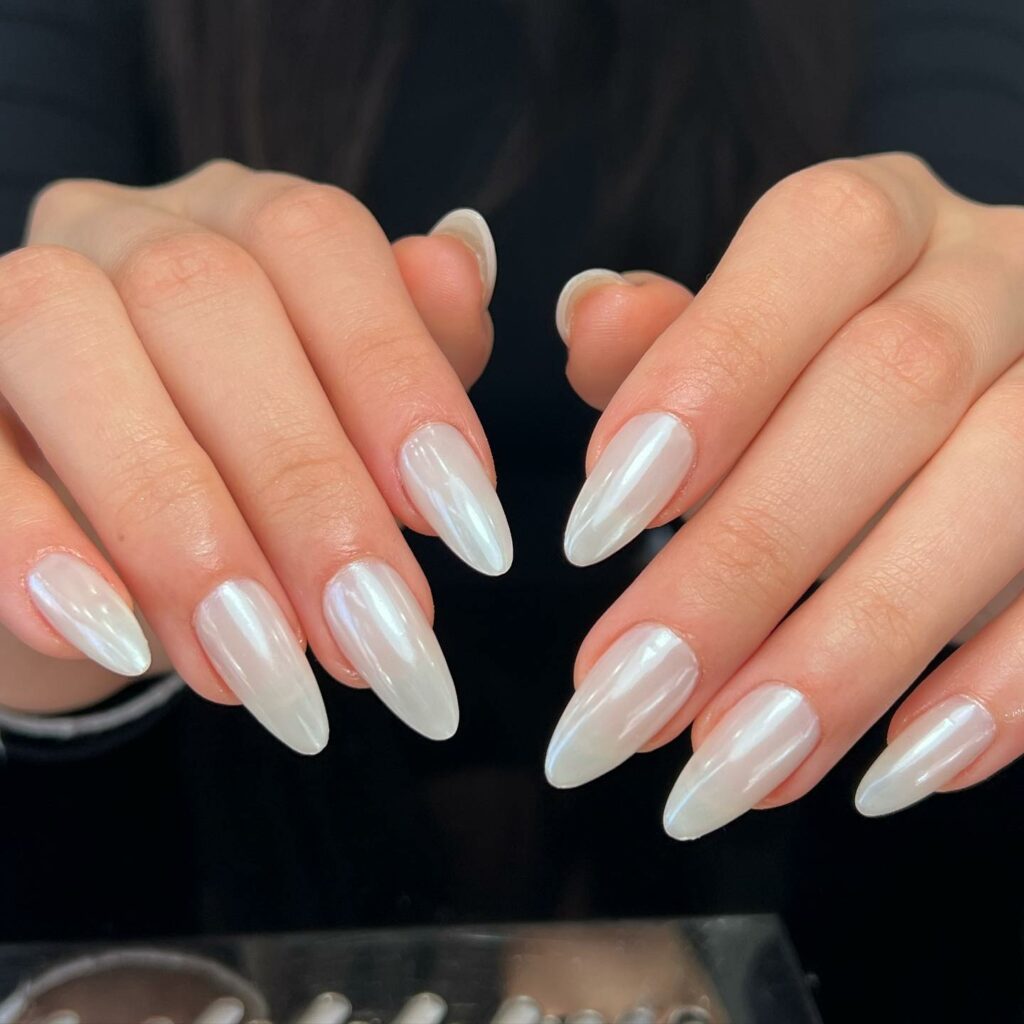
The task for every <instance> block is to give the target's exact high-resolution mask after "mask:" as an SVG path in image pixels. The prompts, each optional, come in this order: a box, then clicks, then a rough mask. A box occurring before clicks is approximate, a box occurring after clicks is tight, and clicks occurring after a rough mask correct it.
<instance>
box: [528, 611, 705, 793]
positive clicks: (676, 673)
mask: <svg viewBox="0 0 1024 1024" xmlns="http://www.w3.org/2000/svg"><path fill="white" fill-rule="evenodd" d="M699 671H700V669H699V666H698V664H697V656H696V655H695V654H694V653H693V650H692V649H691V647H690V645H689V644H688V643H687V642H686V641H685V640H683V639H682V637H680V636H679V635H678V634H676V633H674V632H673V631H672V630H671V629H669V628H668V627H667V626H661V625H658V624H656V623H645V624H644V625H640V626H635V627H634V628H633V629H631V630H629V631H628V632H627V633H624V634H623V635H622V636H620V637H619V638H618V640H616V641H615V643H613V644H612V645H611V647H609V648H608V650H607V651H606V652H605V653H604V654H603V655H602V656H601V657H600V658H599V659H598V660H597V662H596V663H595V664H594V666H593V668H591V670H590V671H589V672H588V673H587V676H586V678H585V679H584V680H583V682H582V683H580V686H579V688H578V689H577V691H576V693H575V695H574V696H573V698H572V700H570V701H569V704H568V706H567V707H566V709H565V712H564V713H563V714H562V717H561V719H560V721H559V723H558V725H557V727H556V728H555V732H554V735H553V736H552V737H551V743H550V744H549V746H548V753H547V758H546V760H545V763H544V771H545V774H546V775H547V778H548V782H550V783H551V785H553V786H557V787H558V788H559V789H567V788H569V787H571V786H580V785H582V784H583V783H585V782H590V781H591V779H596V778H597V777H598V776H600V775H604V773H605V772H609V771H611V770H612V769H613V768H615V767H617V766H618V765H620V764H622V762H623V761H625V760H627V759H628V758H630V757H632V756H633V754H635V753H636V752H637V751H638V750H639V749H640V748H641V747H642V746H643V745H644V744H645V743H646V742H647V741H648V740H650V739H651V738H652V737H653V736H655V735H656V734H657V733H658V731H659V730H660V729H661V728H662V727H663V726H665V725H667V724H668V723H669V721H670V720H671V719H672V717H673V716H674V715H675V713H676V712H677V711H678V710H679V709H680V708H681V707H682V706H683V704H685V703H686V700H687V699H688V698H689V696H690V694H691V693H693V688H694V686H696V684H697V676H698V674H699Z"/></svg>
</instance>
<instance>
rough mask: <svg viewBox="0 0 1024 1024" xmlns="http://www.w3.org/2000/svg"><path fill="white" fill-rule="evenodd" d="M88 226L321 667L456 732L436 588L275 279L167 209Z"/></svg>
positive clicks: (401, 711)
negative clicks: (432, 618) (434, 608)
mask: <svg viewBox="0 0 1024 1024" xmlns="http://www.w3.org/2000/svg"><path fill="white" fill-rule="evenodd" d="M81 225H82V230H81V231H80V232H79V233H78V234H77V235H76V236H75V239H74V240H75V241H76V243H77V244H79V245H82V246H84V247H85V248H86V249H87V250H88V252H89V255H91V256H92V257H93V258H94V259H95V260H96V261H97V262H98V263H99V265H100V266H102V267H104V268H105V269H106V270H107V272H108V273H109V274H110V276H111V278H112V280H113V281H114V283H115V284H116V286H117V288H118V290H119V292H120V295H121V297H122V299H123V300H124V302H125V305H126V307H127V309H128V312H129V314H130V315H131V318H132V322H133V323H134V324H135V327H136V329H137V330H138V332H139V336H140V338H141V339H142V343H143V345H144V346H145V348H146V351H147V352H148V354H149V356H150V358H151V359H152V361H153V365H154V366H155V367H156V368H157V370H158V371H159V373H160V376H161V379H162V380H163V382H164V385H165V386H166V388H167V390H168V392H169V393H170V395H171V398H172V399H173V401H174V403H175V405H176V407H177V409H178V410H180V412H181V414H182V415H183V416H184V418H185V421H186V422H187V424H188V426H189V428H190V430H191V431H192V433H193V434H194V436H195V437H196V439H197V440H198V441H199V443H200V444H201V445H202V447H203V449H204V450H205V451H206V452H207V453H208V454H209V456H210V457H211V458H212V460H213V462H214V464H215V466H216V467H217V470H218V472H219V473H220V475H221V477H222V479H223V480H224V481H225V482H226V484H227V486H228V488H229V490H230V492H231V494H232V496H233V498H234V500H235V502H236V503H237V505H238V507H239V509H240V510H241V512H242V514H243V515H244V517H245V521H246V523H247V524H248V525H249V527H250V528H251V529H252V531H253V533H254V534H255V536H256V539H257V540H258V542H259V544H260V547H261V549H262V550H263V551H264V552H265V553H266V555H267V556H268V557H269V559H270V563H271V565H272V567H273V569H274V571H275V572H276V574H277V577H278V579H279V580H280V581H281V583H282V584H283V586H284V589H285V591H286V592H287V593H288V595H289V597H290V599H291V602H292V605H293V606H294V607H295V609H296V610H297V612H298V615H299V619H300V621H301V623H302V626H303V628H304V630H305V633H306V635H307V636H308V637H309V640H310V643H311V644H312V646H313V649H314V651H315V652H316V654H317V657H318V659H319V660H320V662H321V664H322V665H323V666H324V667H325V668H326V669H327V671H328V672H330V673H331V674H332V675H336V676H338V677H339V678H342V679H348V680H349V681H351V680H352V679H353V677H354V675H355V673H358V674H359V676H360V677H362V679H364V680H365V682H366V683H368V684H369V685H370V686H371V687H373V689H374V690H375V692H376V693H377V694H378V696H380V698H381V699H382V700H383V701H384V702H385V704H387V706H388V707H389V708H391V710H392V711H394V712H395V714H397V715H398V716H399V717H400V718H401V719H402V720H403V721H405V722H406V723H407V724H408V725H410V726H411V727H412V728H414V729H416V730H417V731H419V732H421V733H423V734H424V735H426V736H428V737H430V738H432V739H444V738H448V737H449V736H451V735H452V734H453V733H454V732H455V729H456V725H457V722H458V704H457V700H456V697H455V690H454V686H453V683H452V679H451V675H450V673H449V672H448V668H447V665H446V664H445V661H444V658H443V656H442V654H441V651H440V648H439V647H438V644H437V640H436V638H435V637H434V634H433V632H432V631H431V629H430V627H429V624H428V619H427V616H429V615H430V614H431V603H430V592H429V589H428V587H427V584H426V580H425V579H424V578H423V575H422V573H421V572H420V570H419V567H418V565H417V564H416V560H415V559H414V557H413V555H412V552H411V551H410V550H409V548H408V546H407V544H406V543H405V540H404V539H403V537H402V535H401V533H400V531H399V529H398V527H397V525H396V524H395V522H394V519H393V518H392V516H391V515H390V513H389V510H388V507H387V505H386V504H385V502H384V500H383V499H382V497H381V495H380V493H379V491H378V489H377V487H376V486H375V484H374V481H373V480H372V479H371V478H370V476H369V474H368V473H367V472H366V468H365V466H364V465H363V463H362V461H361V459H360V458H359V455H358V453H357V452H356V451H355V450H354V449H353V447H352V445H351V444H350V442H349V440H348V438H347V437H346V436H345V433H344V431H343V430H342V428H341V426H340V424H339V423H338V420H337V417H336V416H335V414H334V411H333V409H332V408H331V405H330V403H329V402H328V401H327V398H326V396H325V395H324V392H323V389H322V388H321V386H320V383H319V381H318V380H317V378H316V375H315V373H314V372H313V368H312V367H311V366H310V364H309V361H308V360H307V359H306V355H305V352H304V351H303V349H302V346H301V344H300V343H299V340H298V338H297V337H296V335H295V332H294V330H293V329H292V327H291V324H290V323H289V319H288V316H287V314H286V312H285V310H284V309H283V307H282V305H281V302H280V300H279V299H278V297H277V295H276V294H275V292H274V289H273V287H272V286H271V284H270V282H269V281H268V280H267V278H266V275H265V274H264V273H263V271H262V270H261V269H260V267H259V266H258V264H257V263H256V262H255V261H254V260H253V259H252V257H251V256H249V255H248V254H247V253H246V252H244V251H243V250H242V249H240V248H239V247H238V246H237V245H235V244H234V243H233V242H230V241H229V240H227V239H225V238H222V237H220V236H218V235H214V234H213V233H211V232H208V231H206V230H205V229H202V228H199V227H198V226H197V225H194V224H191V223H189V222H187V221H183V220H181V219H179V218H176V217H174V216H172V215H169V214H165V213H163V212H161V211H157V210H152V209H149V208H145V207H143V208H139V207H133V206H130V205H127V204H125V203H124V202H123V201H121V202H119V203H118V204H116V205H115V206H113V207H110V206H108V205H105V204H102V203H101V204H99V205H98V206H97V208H96V209H95V211H94V215H93V217H92V218H91V219H83V220H82V221H81ZM199 382H201V384H200V383H199ZM254 409H255V410H258V412H259V414H258V415H256V416H254V415H253V410H254Z"/></svg>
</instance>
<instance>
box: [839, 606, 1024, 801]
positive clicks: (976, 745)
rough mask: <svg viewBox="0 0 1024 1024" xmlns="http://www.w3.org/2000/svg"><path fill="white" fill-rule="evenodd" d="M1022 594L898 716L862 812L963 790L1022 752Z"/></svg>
mask: <svg viewBox="0 0 1024 1024" xmlns="http://www.w3.org/2000/svg"><path fill="white" fill-rule="evenodd" d="M1022 664H1024V598H1018V599H1017V600H1016V601H1015V602H1014V603H1013V604H1012V605H1011V606H1010V607H1009V608H1008V609H1007V610H1006V611H1004V612H1003V613H1002V614H1001V615H999V616H997V617H996V618H995V619H993V620H992V622H990V623H989V624H988V625H987V626H986V627H985V629H984V630H982V632H980V633H979V634H978V635H977V636H975V637H974V638H973V639H972V640H970V641H968V643H967V644H965V645H964V646H963V647H961V648H960V649H959V650H958V651H956V652H955V653H954V654H952V655H951V656H950V657H949V658H947V659H946V660H945V661H944V662H943V663H942V665H940V666H939V668H937V669H936V670H935V671H934V672H932V673H931V675H930V676H928V677H927V678H926V679H925V680H924V681H923V682H922V683H921V684H920V685H919V686H918V687H917V688H916V689H915V690H914V692H913V694H911V696H910V697H909V698H908V699H907V700H906V701H905V702H904V703H903V705H902V706H901V707H900V708H899V709H898V710H897V711H896V713H895V715H893V719H892V722H891V723H890V726H889V745H888V746H887V747H886V749H885V750H884V751H883V752H882V754H881V755H880V756H879V757H878V759H877V760H876V761H875V763H874V764H873V765H872V766H871V767H870V768H869V769H868V771H867V773H866V774H865V776H864V778H863V780H862V781H861V784H860V786H859V787H858V789H857V797H856V804H857V810H859V811H860V812H861V814H864V815H867V816H868V817H876V816H878V815H881V814H892V813H893V812H894V811H900V810H903V809H904V808H906V807H909V806H911V805H912V804H915V803H917V802H918V801H919V800H923V799H924V798H925V797H927V796H930V795H931V794H932V793H935V792H950V791H952V790H958V789H964V788H965V787H967V786H973V785H975V784H976V783H978V782H981V781H983V780H984V779H987V778H988V777H989V776H990V775H993V774H995V772H997V771H999V769H1001V768H1004V767H1005V766H1006V765H1008V764H1009V763H1010V762H1011V761H1015V760H1016V759H1017V758H1018V757H1020V756H1021V754H1024V715H1022V714H1021V711H1022V707H1024V686H1022V684H1021V665H1022Z"/></svg>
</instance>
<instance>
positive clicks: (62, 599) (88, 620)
mask: <svg viewBox="0 0 1024 1024" xmlns="http://www.w3.org/2000/svg"><path fill="white" fill-rule="evenodd" d="M25 583H26V586H27V588H28V594H29V597H30V598H31V599H32V603H33V604H34V605H35V606H36V608H38V609H39V612H40V613H41V614H42V616H43V618H44V619H46V621H47V622H48V623H49V624H50V625H51V626H53V628H54V629H55V630H56V631H57V632H58V633H60V635H61V636H62V637H64V639H65V640H67V642H68V643H69V644H71V645H72V646H73V647H76V648H77V649H78V650H80V651H81V652H82V653H83V654H84V655H86V657H88V658H91V659H92V660H93V661H95V662H96V663H97V664H98V665H102V666H103V667H104V668H105V669H109V670H110V671H111V672H117V673H118V674H119V675H122V676H137V675H141V674H142V673H143V672H145V671H146V669H148V668H149V665H150V660H151V659H150V653H149V644H148V643H147V642H146V637H145V634H144V633H143V632H142V627H141V626H140V625H139V621H138V619H136V618H135V615H134V614H133V613H132V610H131V608H129V607H128V605H127V604H125V602H124V601H122V600H121V598H120V596H119V595H118V593H117V591H116V590H114V588H113V587H112V586H111V585H110V584H109V583H108V582H107V581H106V580H105V579H104V578H103V577H102V576H101V575H100V574H99V573H98V572H97V571H96V570H95V569H94V568H93V567H92V566H91V565H89V564H88V563H87V562H83V561H82V560H81V559H80V558H76V557H75V556H74V555H67V554H63V553H62V552H54V553H53V554H49V555H44V556H43V557H42V558H40V559H39V561H38V562H36V564H35V565H34V566H33V567H32V568H31V569H30V570H29V572H28V575H27V576H26V577H25Z"/></svg>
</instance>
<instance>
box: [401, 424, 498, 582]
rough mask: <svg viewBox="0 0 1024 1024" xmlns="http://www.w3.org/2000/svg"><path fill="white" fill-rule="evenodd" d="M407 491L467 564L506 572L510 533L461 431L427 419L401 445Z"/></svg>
mask: <svg viewBox="0 0 1024 1024" xmlns="http://www.w3.org/2000/svg"><path fill="white" fill-rule="evenodd" d="M399 469H400V472H401V476H402V483H403V484H404V485H405V490H406V493H407V494H408V495H409V498H410V500H411V501H412V503H413V504H414V505H415V506H416V509H417V510H418V511H419V513H420V515H422V516H423V518H424V519H426V521H427V522H428V523H430V525H431V526H432V527H433V528H434V529H435V530H436V531H437V534H438V536H439V537H440V538H441V540H443V541H444V542H445V544H447V545H448V547H450V548H451V549H452V551H454V552H455V554H457V555H458V556H459V558H461V559H462V560H463V561H464V562H466V563H467V564H468V565H470V566H472V567H473V568H474V569H476V570H477V571H478V572H482V573H485V574H486V575H488V576H500V575H501V574H502V573H505V572H508V568H509V566H510V565H511V564H512V535H511V533H510V532H509V528H508V521H507V520H506V519H505V512H504V510H503V509H502V507H501V502H500V501H499V500H498V495H497V493H496V492H495V490H494V486H493V485H492V484H491V481H490V479H489V478H488V476H487V473H486V472H485V471H484V467H483V466H482V465H481V464H480V460H479V459H478V458H477V457H476V453H475V452H474V451H473V449H472V448H471V447H470V445H469V442H468V441H467V440H466V439H465V437H463V436H462V433H461V432H460V431H458V430H456V429H455V427H453V426H451V425H450V424H448V423H428V424H427V425H426V426H425V427H421V428H420V429H419V430H417V431H416V433H414V434H413V435H412V437H410V438H409V440H408V441H406V442H405V444H404V445H403V446H402V451H401V455H400V457H399Z"/></svg>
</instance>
